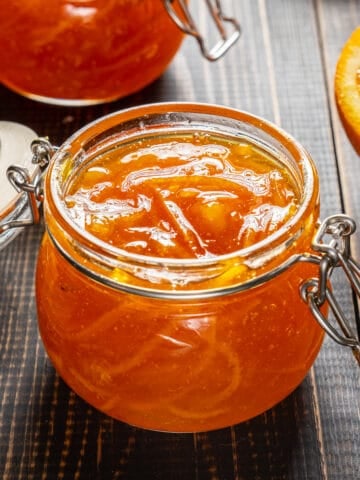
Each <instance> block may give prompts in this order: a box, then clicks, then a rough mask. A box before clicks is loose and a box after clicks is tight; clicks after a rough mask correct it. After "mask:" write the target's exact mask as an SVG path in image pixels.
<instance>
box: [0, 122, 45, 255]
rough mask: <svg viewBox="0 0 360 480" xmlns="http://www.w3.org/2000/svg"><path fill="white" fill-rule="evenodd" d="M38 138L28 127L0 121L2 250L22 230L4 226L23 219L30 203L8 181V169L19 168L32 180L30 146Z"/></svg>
mask: <svg viewBox="0 0 360 480" xmlns="http://www.w3.org/2000/svg"><path fill="white" fill-rule="evenodd" d="M35 138H37V135H36V133H35V132H34V131H33V130H31V128H28V127H26V126H25V125H21V124H19V123H14V122H7V121H0V191H1V195H0V248H2V247H3V246H4V245H5V244H7V243H8V242H9V241H10V240H11V239H12V238H13V237H14V236H15V235H16V234H17V233H19V230H20V229H19V228H15V229H11V230H7V229H4V228H3V225H4V224H6V223H7V222H9V221H12V220H16V219H18V218H20V217H21V216H23V214H24V210H25V209H26V203H27V202H26V195H25V194H24V192H18V191H17V190H16V189H15V188H14V186H13V185H12V184H11V183H10V181H9V180H8V178H7V169H8V168H9V167H10V166H11V165H17V166H20V167H23V168H26V169H27V171H28V172H29V175H30V177H33V175H34V174H35V171H36V169H37V166H36V165H33V164H32V162H31V159H32V151H31V143H32V141H33V140H34V139H35Z"/></svg>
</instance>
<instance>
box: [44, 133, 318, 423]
mask: <svg viewBox="0 0 360 480" xmlns="http://www.w3.org/2000/svg"><path fill="white" fill-rule="evenodd" d="M299 201H300V193H299V189H298V187H297V185H296V182H295V181H294V179H293V177H292V175H290V174H289V173H288V172H287V171H286V170H285V168H283V167H282V165H281V164H279V163H277V162H276V161H274V159H272V158H271V156H270V155H269V154H267V153H265V152H264V151H262V150H260V149H259V148H258V147H255V146H253V145H250V144H248V143H246V142H234V141H232V140H231V141H230V140H229V141H226V140H224V139H222V138H220V137H219V138H216V137H208V136H207V135H202V134H199V135H196V136H194V137H191V138H190V137H185V136H179V137H178V138H175V137H171V138H170V137H165V136H164V137H163V138H158V139H154V138H153V139H148V140H145V141H142V142H141V143H139V142H134V143H132V144H128V145H122V146H120V147H119V148H113V149H112V150H108V151H107V152H105V153H103V154H102V155H100V157H98V158H95V159H94V160H92V161H91V162H89V163H88V164H86V163H85V164H84V166H83V167H82V169H81V170H80V171H79V172H78V173H77V175H76V177H75V179H73V181H69V186H68V188H67V191H66V195H65V204H66V208H67V209H68V214H69V215H71V216H72V217H73V218H74V219H75V221H76V222H77V224H78V225H80V226H81V227H82V228H84V229H86V230H87V231H88V232H91V233H92V234H93V235H95V236H97V237H99V238H101V239H102V240H103V241H106V242H108V243H110V244H112V245H116V246H119V247H121V248H122V249H126V250H128V251H130V252H132V253H134V252H135V253H141V254H143V255H144V254H145V255H156V256H164V257H165V256H171V257H173V258H174V257H176V258H186V259H189V258H190V259H191V258H192V259H194V262H196V261H197V260H198V259H199V258H200V259H203V258H209V259H212V258H214V259H215V261H216V258H217V256H218V255H219V254H223V253H229V252H233V251H234V250H237V249H238V248H241V247H244V246H247V245H249V243H251V242H254V241H258V240H261V239H262V238H265V237H267V236H268V235H269V234H270V233H271V232H273V231H274V230H276V229H278V228H280V226H281V225H283V224H284V222H286V220H287V219H288V218H289V217H290V216H291V215H293V211H294V210H296V209H297V208H298V202H299ZM47 208H48V207H47V206H46V205H45V209H47ZM48 219H49V230H50V231H51V233H52V235H54V237H57V239H58V240H59V239H60V237H61V235H63V233H62V230H61V229H60V228H59V229H56V227H54V228H53V223H52V222H51V221H50V220H51V219H50V214H49V212H48ZM52 220H54V221H55V224H56V214H55V215H54V216H53V218H52ZM304 228H305V227H304ZM306 228H308V229H309V231H308V232H307V231H305V232H304V234H303V235H304V237H306V238H305V241H302V240H301V239H299V241H298V242H297V244H296V246H295V247H294V248H295V252H296V251H297V249H298V250H299V251H303V249H304V243H305V244H306V242H307V241H308V238H307V237H309V236H311V235H312V233H313V232H312V229H314V228H315V227H314V224H313V223H311V222H310V223H309V224H308V225H307V226H306ZM306 228H305V230H306ZM289 235H291V232H289ZM70 253H71V252H70ZM283 255H286V253H283ZM277 261H278V263H279V264H281V261H282V258H281V255H280V257H279V258H278V259H277ZM88 262H89V259H87V258H86V257H84V258H83V260H82V266H87V265H88ZM119 268H121V266H120V267H119ZM184 268H185V267H184ZM241 268H242V266H241V265H238V266H235V267H233V268H231V267H230V268H229V271H228V272H225V273H223V274H222V284H224V282H225V280H224V277H225V278H228V283H229V284H231V282H232V281H233V277H234V275H236V274H235V273H234V269H235V270H236V269H241ZM315 268H316V267H314V266H313V265H311V264H306V263H297V264H296V265H294V266H293V267H292V268H289V269H288V270H286V271H285V272H283V273H282V274H281V275H279V276H277V277H275V278H274V279H272V280H269V281H268V282H266V283H264V284H262V285H260V286H257V287H255V288H252V289H248V290H245V291H242V292H238V293H236V294H233V295H224V296H220V297H216V298H203V297H201V296H200V297H199V298H198V299H196V300H191V299H187V300H181V299H166V298H165V299H161V298H147V297H146V296H141V295H136V294H130V293H126V292H122V291H119V290H115V289H112V288H109V287H106V286H105V285H103V284H101V283H99V282H95V281H94V280H92V279H91V278H89V277H88V276H86V275H85V274H84V273H82V272H81V271H80V270H79V269H77V268H74V267H73V265H71V263H70V262H68V261H67V260H66V259H65V258H64V257H63V256H62V255H61V254H60V253H59V251H58V250H57V248H56V247H55V246H54V244H53V242H52V240H51V239H50V237H49V235H48V234H47V235H45V237H44V241H43V243H42V247H41V250H40V255H39V261H38V269H37V301H38V314H39V326H40V331H41V335H42V338H43V341H44V344H45V347H46V349H47V351H48V353H49V356H50V358H51V360H52V362H53V363H54V365H55V367H56V369H57V370H58V372H59V373H60V375H61V376H62V377H63V379H64V380H65V381H66V382H67V383H68V384H69V385H70V386H71V388H73V389H74V390H75V391H76V392H77V393H78V394H79V395H80V396H81V397H83V398H84V399H85V400H87V401H88V402H89V403H90V404H92V405H94V406H95V407H97V408H99V409H100V410H102V411H103V412H105V413H107V414H109V415H111V416H113V417H115V418H117V419H120V420H122V421H125V422H128V423H130V424H133V425H137V426H140V427H144V428H149V429H154V430H163V431H177V432H186V431H188V432H189V431H205V430H211V429H216V428H222V427H225V426H229V425H233V424H235V423H238V422H241V421H244V420H246V419H249V418H251V417H254V416H256V415H258V414H259V413H261V412H263V411H265V410H266V409H268V408H270V407H271V406H273V405H274V404H276V403H277V402H279V401H280V400H281V399H283V398H284V397H286V396H287V395H288V394H289V393H290V392H291V391H292V390H293V389H294V388H295V387H296V386H297V385H298V384H299V383H300V382H301V381H302V379H303V378H304V376H305V375H306V373H307V371H308V369H309V368H310V366H311V365H312V363H313V361H314V359H315V357H316V355H317V352H318V350H319V348H320V345H321V341H322V337H323V335H322V332H321V330H320V328H319V327H318V325H317V323H316V322H315V320H314V319H313V317H312V316H311V313H310V311H309V310H308V308H307V306H306V305H305V304H304V303H303V301H302V300H301V298H300V295H299V285H300V284H301V283H302V282H303V280H304V279H307V278H308V277H312V276H314V275H315V272H316V270H315ZM117 270H119V269H117ZM136 274H137V268H134V271H133V276H134V277H135V276H136ZM250 274H251V275H256V274H257V272H256V270H255V271H254V270H252V271H251V273H249V275H250ZM111 275H112V273H111V272H109V276H111ZM117 275H118V272H117ZM204 275H205V276H206V272H205V273H204ZM151 278H152V277H151V275H149V278H148V280H147V281H148V285H147V286H148V287H153V288H157V287H158V285H156V284H152V279H151ZM217 281H218V279H217V278H216V276H214V278H212V277H210V279H209V278H207V279H206V282H205V283H204V284H202V283H201V281H200V280H199V281H198V284H196V285H194V284H191V282H189V286H188V288H199V289H200V290H201V289H202V288H204V285H205V284H206V287H207V288H211V287H212V286H214V285H216V284H217ZM174 288H175V287H174Z"/></svg>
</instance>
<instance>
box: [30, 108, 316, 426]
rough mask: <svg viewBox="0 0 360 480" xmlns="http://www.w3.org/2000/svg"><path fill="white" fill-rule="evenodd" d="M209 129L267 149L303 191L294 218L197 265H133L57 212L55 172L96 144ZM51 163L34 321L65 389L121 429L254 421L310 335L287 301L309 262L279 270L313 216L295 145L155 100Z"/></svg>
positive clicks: (254, 123) (263, 126) (306, 169)
mask: <svg viewBox="0 0 360 480" xmlns="http://www.w3.org/2000/svg"><path fill="white" fill-rule="evenodd" d="M165 112H166V113H165ZM169 112H170V113H169ZM211 122H212V124H211V129H214V131H216V132H218V131H221V132H222V133H224V131H230V130H231V132H232V133H234V132H237V134H238V135H239V138H244V137H246V138H250V139H251V141H254V142H255V141H257V140H259V144H261V145H265V144H266V145H268V144H269V145H270V144H272V145H271V149H272V150H274V151H277V152H278V153H279V156H281V157H282V160H281V163H282V164H283V163H284V162H285V163H286V162H288V167H289V169H290V168H291V169H294V170H297V175H298V178H299V181H300V180H301V179H302V181H303V182H304V185H303V186H302V187H301V189H302V194H301V198H302V204H301V205H300V207H299V210H298V212H297V213H296V214H295V216H294V218H292V219H291V220H290V221H289V222H288V223H287V224H286V225H285V226H284V227H283V228H282V229H281V231H279V232H275V233H274V235H272V236H271V238H270V237H269V239H266V241H265V242H262V244H260V243H261V242H260V243H259V245H253V246H251V247H250V249H249V250H247V251H245V250H243V251H239V252H234V254H229V255H226V256H219V257H218V258H216V257H215V258H211V259H210V260H209V259H207V260H206V261H202V260H199V261H197V260H191V261H172V260H171V259H161V258H158V259H156V258H149V259H147V258H142V257H141V258H140V257H139V256H136V255H135V256H132V255H128V254H127V253H126V252H121V251H117V250H113V249H112V248H111V246H110V245H102V244H101V243H98V242H97V241H96V239H95V238H94V237H92V236H91V235H90V236H89V235H87V234H86V233H84V232H82V230H81V229H79V228H77V227H76V226H75V225H74V224H73V223H72V222H71V219H70V218H68V217H67V215H66V212H65V211H64V210H62V206H63V191H64V190H66V185H67V184H68V183H69V175H70V177H72V178H76V169H79V170H81V169H82V168H87V166H88V165H91V157H92V155H95V156H97V155H99V154H100V155H101V151H102V150H103V148H104V146H106V145H108V144H110V145H111V148H114V146H115V147H116V145H117V144H119V143H121V142H129V139H131V136H135V137H136V138H139V136H140V137H146V135H148V134H149V131H150V132H154V131H155V132H156V134H157V135H160V136H161V134H162V132H165V131H169V129H170V130H172V132H173V133H174V132H176V131H177V130H182V129H184V128H186V129H190V130H194V131H195V132H197V131H198V130H199V128H210V127H209V124H210V123H211ZM207 131H209V130H207ZM264 148H265V147H264ZM105 150H106V148H105ZM55 157H56V158H55V159H54V162H53V164H52V165H51V167H50V171H49V172H48V174H47V178H46V184H45V186H46V190H45V191H46V197H45V203H44V213H45V219H46V224H47V233H46V235H45V237H44V240H43V242H42V246H41V249H40V253H39V259H38V267H37V277H36V289H37V304H38V317H39V328H40V332H41V336H42V338H43V342H44V345H45V347H46V350H47V351H48V353H49V356H50V358H51V360H52V362H53V363H54V365H55V367H56V369H57V370H58V372H59V374H60V375H61V376H62V378H63V379H64V380H65V381H66V382H67V383H68V384H69V386H70V387H71V388H73V389H74V390H75V392H77V393H78V394H79V395H80V396H81V397H82V398H84V399H85V400H87V401H88V402H89V403H90V404H92V405H94V406H95V407H97V408H98V409H100V410H102V411H103V412H105V413H107V414H109V415H111V416H113V417H115V418H117V419H119V420H122V421H125V422H128V423H130V424H133V425H136V426H139V427H144V428H149V429H154V430H161V431H174V432H194V431H206V430H212V429H217V428H222V427H226V426H229V425H232V424H235V423H238V422H241V421H244V420H247V419H249V418H251V417H254V416H255V415H258V414H259V413H261V412H263V411H265V410H266V409H268V408H270V407H271V406H273V405H274V404H276V403H277V402H279V401H280V400H282V399H283V398H284V397H285V396H287V395H288V394H289V393H290V392H291V391H292V390H294V389H295V388H296V386H297V385H299V383H300V382H301V381H302V379H303V378H304V376H305V375H306V373H307V371H308V370H309V368H310V366H311V365H312V363H313V361H314V360H315V357H316V355H317V353H318V351H319V349H320V346H321V342H322V339H323V331H322V330H321V328H320V327H319V326H318V324H317V322H316V321H315V319H314V318H313V316H312V314H311V312H310V310H309V309H308V306H307V305H306V304H305V303H304V302H303V300H302V299H301V297H300V293H299V288H300V285H301V284H302V283H303V282H304V281H305V280H307V279H308V278H311V277H313V276H316V273H317V269H318V267H317V266H316V265H314V264H313V263H311V262H308V261H291V259H293V258H298V257H301V258H302V259H304V258H306V255H307V254H309V253H311V240H312V238H313V236H314V233H315V231H316V229H317V225H318V213H319V204H318V183H317V177H316V172H315V171H314V169H313V166H312V163H311V160H310V159H309V158H307V157H306V153H305V152H304V151H303V150H302V149H301V147H300V146H298V145H297V144H296V143H295V142H294V141H293V140H292V139H291V138H289V137H288V136H287V135H285V134H284V133H283V132H281V131H279V130H278V129H276V127H273V126H271V125H270V124H268V123H266V122H264V121H263V120H261V119H257V118H256V117H252V116H249V115H248V114H244V113H242V112H235V111H233V110H230V109H225V108H222V107H214V106H204V105H196V104H195V105H186V104H185V105H181V104H171V105H169V104H164V105H155V106H151V105H150V106H145V107H140V108H138V109H133V110H129V111H125V112H122V113H119V114H115V115H113V116H109V117H106V118H105V119H102V120H100V121H99V122H96V123H95V124H93V125H91V126H89V127H87V128H85V129H83V130H82V131H80V132H79V133H78V134H76V135H75V136H74V137H73V138H72V139H70V140H69V142H68V143H67V144H66V145H65V146H63V147H62V148H61V149H60V150H59V151H58V152H57V154H56V156H55ZM89 159H90V161H89ZM87 162H89V163H87ZM84 166H85V167H84ZM283 166H284V165H283ZM69 172H70V173H69ZM74 172H75V173H74ZM74 175H75V177H74ZM289 265H290V266H289Z"/></svg>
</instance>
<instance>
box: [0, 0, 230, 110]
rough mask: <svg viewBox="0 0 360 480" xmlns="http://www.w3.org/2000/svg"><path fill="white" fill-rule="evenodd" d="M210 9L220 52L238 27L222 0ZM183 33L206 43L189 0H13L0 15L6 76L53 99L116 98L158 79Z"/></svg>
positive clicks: (15, 85)
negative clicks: (218, 32) (225, 11)
mask: <svg viewBox="0 0 360 480" xmlns="http://www.w3.org/2000/svg"><path fill="white" fill-rule="evenodd" d="M209 10H210V13H211V16H213V17H214V20H215V22H216V23H217V25H218V26H219V27H220V26H221V28H220V30H221V35H222V40H221V42H220V44H218V45H217V48H216V49H215V51H214V52H213V53H211V52H208V53H209V56H210V59H215V58H217V56H218V55H221V54H222V53H224V51H225V50H226V49H227V48H228V47H229V46H230V45H231V44H233V43H234V42H235V41H236V39H237V38H238V34H239V27H238V25H237V22H236V21H235V20H234V19H229V18H224V17H223V15H222V11H221V8H220V2H217V9H212V10H211V9H209ZM224 22H230V24H231V28H232V31H231V33H229V36H228V35H227V33H225V32H226V29H225V28H223V25H224ZM183 32H186V33H188V34H191V35H194V36H195V37H196V38H197V40H198V41H199V43H200V46H201V47H202V50H204V48H205V47H204V42H203V39H202V36H201V34H200V33H199V32H198V31H197V29H196V26H195V25H194V23H193V22H192V17H191V15H190V13H189V11H188V9H187V2H185V1H184V0H179V1H177V0H176V1H175V2H174V1H170V0H163V1H161V0H107V1H103V0H68V1H67V0H66V1H64V0H47V1H45V2H44V1H43V0H31V1H29V0H26V1H24V0H22V1H19V0H9V1H7V2H6V6H4V7H3V9H2V15H1V19H0V57H1V70H0V81H1V82H2V83H3V84H4V85H6V86H7V87H9V88H11V89H13V90H15V91H16V92H18V93H20V94H23V95H25V96H27V97H30V98H32V99H36V100H41V101H46V102H48V103H55V104H62V105H67V104H68V105H88V104H93V103H100V102H107V101H111V100H114V99H117V98H120V97H124V96H126V95H129V94H132V93H134V92H136V91H138V90H140V89H141V88H143V87H144V86H146V85H148V84H149V83H151V82H152V81H153V80H155V79H156V78H158V77H159V76H160V75H161V74H162V73H163V71H164V70H165V69H166V67H167V66H168V64H169V63H170V61H171V60H172V58H173V57H174V55H175V53H176V52H177V50H178V48H179V46H180V44H181V41H182V39H183ZM223 47H224V48H223ZM205 50H206V49H205ZM206 53H207V52H206ZM205 56H207V54H206V55H205ZM14 59H16V61H14Z"/></svg>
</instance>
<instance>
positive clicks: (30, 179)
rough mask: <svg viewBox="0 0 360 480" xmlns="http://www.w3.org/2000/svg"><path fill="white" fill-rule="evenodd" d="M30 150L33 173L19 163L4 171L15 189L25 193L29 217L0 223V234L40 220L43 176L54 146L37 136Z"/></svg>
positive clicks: (54, 148)
mask: <svg viewBox="0 0 360 480" xmlns="http://www.w3.org/2000/svg"><path fill="white" fill-rule="evenodd" d="M31 150H32V153H33V157H32V163H33V164H35V165H37V168H36V170H35V173H34V174H30V173H29V170H28V169H27V168H26V167H22V166H19V165H11V166H10V167H9V168H8V169H7V171H6V175H7V178H8V180H9V182H10V183H11V184H12V186H13V187H14V188H15V190H16V191H17V192H19V193H21V192H23V193H25V194H26V195H27V199H26V200H27V202H26V203H25V208H26V207H28V209H29V212H30V218H21V219H14V220H9V221H7V222H6V223H4V224H3V225H0V234H1V233H3V232H5V231H7V230H10V229H12V228H21V227H25V226H29V225H34V224H36V223H39V222H40V219H41V214H40V206H41V204H42V202H43V176H44V172H45V170H46V168H47V166H48V164H49V162H50V158H51V156H52V155H53V153H54V151H55V150H56V147H54V146H53V145H51V143H50V142H49V140H48V139H46V138H37V139H36V140H34V141H33V142H32V144H31Z"/></svg>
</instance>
